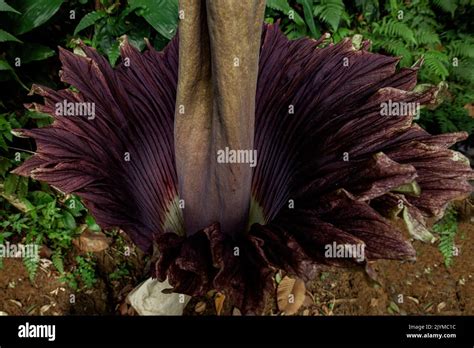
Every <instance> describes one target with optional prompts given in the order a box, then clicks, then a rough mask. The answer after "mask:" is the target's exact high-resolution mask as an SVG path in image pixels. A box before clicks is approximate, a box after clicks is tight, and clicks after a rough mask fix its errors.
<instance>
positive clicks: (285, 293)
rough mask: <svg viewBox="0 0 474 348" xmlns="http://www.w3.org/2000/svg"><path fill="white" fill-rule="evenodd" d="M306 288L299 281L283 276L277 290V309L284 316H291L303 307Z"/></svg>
mask: <svg viewBox="0 0 474 348" xmlns="http://www.w3.org/2000/svg"><path fill="white" fill-rule="evenodd" d="M305 293H306V287H305V285H304V282H303V281H302V280H301V279H292V278H290V277H287V276H285V277H284V278H283V279H282V280H281V282H280V284H278V288H277V303H278V309H279V310H280V311H281V312H284V313H285V314H286V315H293V314H295V313H296V312H298V309H300V307H301V306H302V305H303V302H304V300H305Z"/></svg>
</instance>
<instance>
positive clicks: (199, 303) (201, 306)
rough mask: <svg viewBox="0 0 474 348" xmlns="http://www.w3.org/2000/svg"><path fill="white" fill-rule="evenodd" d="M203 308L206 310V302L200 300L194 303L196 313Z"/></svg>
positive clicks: (200, 311) (202, 310)
mask: <svg viewBox="0 0 474 348" xmlns="http://www.w3.org/2000/svg"><path fill="white" fill-rule="evenodd" d="M205 310H206V302H202V301H200V302H198V303H196V306H195V307H194V311H195V312H196V313H202V312H204V311H205Z"/></svg>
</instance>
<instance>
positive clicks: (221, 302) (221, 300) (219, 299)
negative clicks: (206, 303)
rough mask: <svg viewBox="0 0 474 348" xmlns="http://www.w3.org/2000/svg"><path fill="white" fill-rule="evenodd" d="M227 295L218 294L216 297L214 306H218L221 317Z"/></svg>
mask: <svg viewBox="0 0 474 348" xmlns="http://www.w3.org/2000/svg"><path fill="white" fill-rule="evenodd" d="M224 301H225V295H224V294H222V293H220V292H218V293H217V294H216V297H214V305H215V306H216V312H217V315H221V313H222V308H224Z"/></svg>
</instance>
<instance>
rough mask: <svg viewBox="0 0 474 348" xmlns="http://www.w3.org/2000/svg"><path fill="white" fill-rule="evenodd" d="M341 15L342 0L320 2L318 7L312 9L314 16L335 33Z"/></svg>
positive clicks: (323, 0) (342, 10)
mask: <svg viewBox="0 0 474 348" xmlns="http://www.w3.org/2000/svg"><path fill="white" fill-rule="evenodd" d="M343 13H344V3H343V2H342V0H322V1H321V4H320V5H318V6H315V7H314V15H315V16H318V17H319V18H320V19H321V20H322V21H323V22H325V23H327V24H329V26H330V27H331V28H332V30H333V31H337V28H338V27H339V22H340V21H341V17H342V14H343Z"/></svg>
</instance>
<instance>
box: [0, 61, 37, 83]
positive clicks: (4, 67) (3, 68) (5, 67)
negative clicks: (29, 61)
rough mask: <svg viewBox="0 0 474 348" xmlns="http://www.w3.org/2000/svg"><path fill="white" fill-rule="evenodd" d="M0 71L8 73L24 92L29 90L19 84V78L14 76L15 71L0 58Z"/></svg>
mask: <svg viewBox="0 0 474 348" xmlns="http://www.w3.org/2000/svg"><path fill="white" fill-rule="evenodd" d="M0 71H8V72H9V73H10V74H12V75H13V77H14V78H15V80H16V81H17V82H18V83H19V84H20V85H21V86H22V87H23V88H24V89H26V90H28V91H29V90H30V89H29V88H28V87H26V86H25V84H24V83H23V82H21V80H20V78H19V77H18V75H17V74H16V72H15V70H13V68H12V67H11V66H10V64H8V62H7V61H6V60H5V59H1V58H0Z"/></svg>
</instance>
